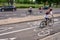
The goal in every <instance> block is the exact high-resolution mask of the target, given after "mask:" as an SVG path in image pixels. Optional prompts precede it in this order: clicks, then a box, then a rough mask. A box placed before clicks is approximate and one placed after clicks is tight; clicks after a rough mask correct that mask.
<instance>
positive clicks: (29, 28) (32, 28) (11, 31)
mask: <svg viewBox="0 0 60 40" xmlns="http://www.w3.org/2000/svg"><path fill="white" fill-rule="evenodd" d="M33 28H35V27H31V28H25V29H21V30H16V31H11V32H6V33H2V34H0V36H3V35H7V34H11V33H16V32H21V31H26V30H30V29H33Z"/></svg>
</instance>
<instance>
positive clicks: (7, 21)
mask: <svg viewBox="0 0 60 40" xmlns="http://www.w3.org/2000/svg"><path fill="white" fill-rule="evenodd" d="M59 16H60V14H54V17H59ZM41 19H44V15H39V16H27V17H23V18H9V19H4V20H0V25H5V24H13V23H20V22H27V21H34V20H41Z"/></svg>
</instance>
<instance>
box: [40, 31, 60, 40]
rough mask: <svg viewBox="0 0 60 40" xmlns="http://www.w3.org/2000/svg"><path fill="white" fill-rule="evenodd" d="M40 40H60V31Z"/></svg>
mask: <svg viewBox="0 0 60 40" xmlns="http://www.w3.org/2000/svg"><path fill="white" fill-rule="evenodd" d="M40 40H60V32H58V33H56V34H54V35H51V36H48V37H45V38H43V39H40Z"/></svg>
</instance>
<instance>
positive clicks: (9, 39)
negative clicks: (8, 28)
mask: <svg viewBox="0 0 60 40" xmlns="http://www.w3.org/2000/svg"><path fill="white" fill-rule="evenodd" d="M15 39H16V37H14V38H5V39H0V40H15Z"/></svg>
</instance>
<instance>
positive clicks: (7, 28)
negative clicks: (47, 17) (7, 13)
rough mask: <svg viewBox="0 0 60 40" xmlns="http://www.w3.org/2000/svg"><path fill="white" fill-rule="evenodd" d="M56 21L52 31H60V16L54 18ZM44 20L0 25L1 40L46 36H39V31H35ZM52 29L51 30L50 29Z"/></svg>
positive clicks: (20, 39) (31, 39) (22, 39)
mask: <svg viewBox="0 0 60 40" xmlns="http://www.w3.org/2000/svg"><path fill="white" fill-rule="evenodd" d="M54 20H55V23H54V25H53V26H52V27H45V28H52V31H51V32H50V34H52V33H56V32H60V17H57V18H55V19H54ZM41 21H42V20H38V21H33V22H25V23H16V24H9V25H1V26H0V40H36V39H38V38H39V39H40V38H44V37H45V36H43V37H42V36H39V35H38V32H37V31H34V29H36V27H38V26H39V24H40V22H41ZM48 31H50V30H48Z"/></svg>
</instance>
